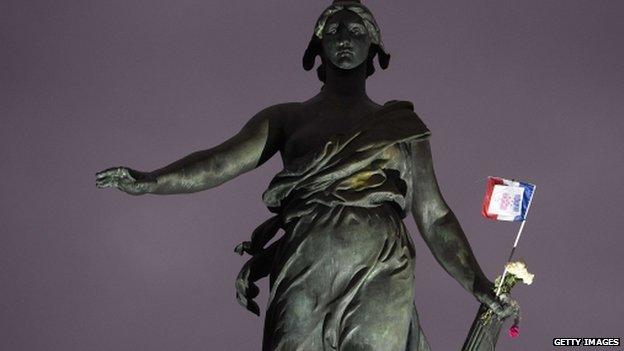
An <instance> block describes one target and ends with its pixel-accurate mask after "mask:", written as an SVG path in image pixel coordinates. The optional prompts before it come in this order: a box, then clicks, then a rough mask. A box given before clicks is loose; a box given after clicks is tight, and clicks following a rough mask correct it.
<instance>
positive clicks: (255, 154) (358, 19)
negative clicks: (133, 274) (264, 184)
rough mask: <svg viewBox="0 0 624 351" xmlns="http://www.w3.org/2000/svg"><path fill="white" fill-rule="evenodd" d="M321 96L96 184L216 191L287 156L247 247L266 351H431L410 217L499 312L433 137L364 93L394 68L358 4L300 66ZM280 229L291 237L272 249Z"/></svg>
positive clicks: (328, 18) (110, 173)
mask: <svg viewBox="0 0 624 351" xmlns="http://www.w3.org/2000/svg"><path fill="white" fill-rule="evenodd" d="M316 56H320V58H321V65H320V67H318V69H317V73H318V77H319V79H320V80H321V81H323V83H324V85H323V88H322V89H321V91H320V93H319V94H317V95H316V96H314V97H312V98H311V99H309V100H307V101H305V102H293V103H285V104H279V105H276V106H272V107H269V108H267V109H265V110H263V111H261V112H259V113H258V114H257V115H256V116H254V117H253V118H252V119H251V120H250V121H249V122H248V123H247V124H246V125H245V126H244V127H243V128H242V130H241V131H240V132H239V133H238V134H236V135H235V136H234V137H232V138H230V139H229V140H227V141H225V142H224V143H222V144H220V145H218V146H216V147H214V148H211V149H208V150H204V151H198V152H195V153H193V154H190V155H189V156H187V157H185V158H183V159H181V160H178V161H176V162H174V163H172V164H170V165H168V166H166V167H163V168H161V169H158V170H155V171H153V172H139V171H136V170H132V169H130V168H127V167H115V168H111V169H107V170H105V171H102V172H99V173H98V174H97V186H98V187H101V188H105V187H115V188H118V189H120V190H122V191H124V192H126V193H129V194H133V195H142V194H179V193H192V192H197V191H202V190H206V189H210V188H212V187H215V186H217V185H219V184H222V183H224V182H226V181H228V180H230V179H232V178H234V177H236V176H238V175H240V174H242V173H245V172H247V171H250V170H252V169H254V168H256V167H258V166H260V165H262V164H263V163H264V162H265V161H267V160H268V159H269V158H271V157H272V156H273V155H274V154H276V153H277V152H279V153H280V155H281V157H282V161H283V164H284V170H283V171H281V172H280V173H279V174H277V175H276V176H275V178H274V179H273V180H272V182H271V184H270V186H269V188H268V189H267V190H266V191H265V193H264V195H263V200H264V202H265V203H266V205H267V206H268V208H269V209H270V210H271V211H272V212H273V213H275V216H273V217H272V218H270V219H268V220H267V221H266V222H264V223H263V224H262V225H260V226H259V227H258V229H256V230H255V231H254V233H253V236H252V238H251V240H250V241H247V242H244V243H241V244H240V245H238V246H237V247H236V251H237V252H238V253H240V254H243V253H248V254H250V255H251V256H252V257H251V259H250V260H249V261H248V262H247V263H246V264H245V265H244V266H243V269H242V271H241V273H240V274H239V277H238V279H237V281H236V290H237V298H238V300H239V302H240V303H241V304H242V305H243V306H245V307H246V308H248V309H249V310H250V311H252V312H254V313H256V314H259V308H258V305H257V304H256V303H255V302H254V301H253V298H254V297H255V296H256V295H257V294H258V287H257V286H256V285H255V284H254V282H255V281H257V280H259V279H261V278H263V277H265V276H269V277H270V297H269V302H268V308H267V311H266V316H265V325H264V338H263V347H262V350H265V351H268V350H287V351H288V350H396V351H399V350H401V351H403V350H429V346H428V343H427V340H426V338H425V337H424V335H423V333H422V331H421V329H420V326H419V323H418V316H417V313H416V308H415V306H414V303H413V289H414V273H413V270H414V246H413V243H412V240H411V238H410V234H409V233H408V232H407V230H406V228H405V226H404V224H403V221H402V219H403V218H404V217H405V216H406V215H407V214H408V213H410V212H411V213H412V215H413V216H414V218H415V220H416V223H417V225H418V229H419V231H420V233H421V235H422V236H423V238H424V240H425V242H426V243H427V245H428V246H429V248H430V249H431V252H432V253H433V255H434V256H435V258H436V259H437V261H438V262H439V263H440V264H441V265H442V266H443V267H444V269H445V270H446V271H447V272H448V273H449V274H450V275H452V276H453V277H454V278H455V279H456V280H457V281H458V282H459V283H460V284H461V286H463V287H464V288H465V289H466V290H467V291H468V292H470V293H471V294H473V295H474V296H475V297H476V298H477V300H478V301H480V302H481V303H483V304H485V305H486V306H489V307H490V308H491V309H492V310H493V311H494V312H495V313H496V314H497V315H498V316H499V317H500V318H504V317H506V316H509V315H510V314H511V313H512V311H511V308H510V304H509V302H508V301H506V300H501V299H498V298H496V296H495V295H494V292H493V289H492V287H493V284H492V282H491V281H490V280H488V279H487V278H486V277H485V275H484V274H483V272H482V271H481V268H480V267H479V265H478V263H477V261H476V259H475V257H474V255H473V253H472V250H471V248H470V245H469V244H468V241H467V239H466V236H465V235H464V233H463V231H462V229H461V227H460V225H459V223H458V221H457V219H456V217H455V215H454V214H453V212H452V211H451V209H450V208H449V207H448V206H447V204H446V203H445V201H444V199H443V197H442V195H441V193H440V190H439V188H438V184H437V182H436V178H435V175H434V171H433V162H432V159H431V152H430V147H429V142H428V138H429V135H430V132H429V130H428V129H427V127H426V126H425V124H424V123H423V122H422V121H421V120H420V119H419V117H418V116H417V115H416V114H415V113H414V112H413V106H412V104H411V103H409V102H405V101H390V102H387V103H385V104H384V105H380V104H377V103H375V102H374V101H373V100H371V99H370V98H369V97H368V96H367V94H366V78H367V77H368V76H370V75H371V74H373V72H374V66H373V59H374V58H375V57H377V58H378V62H379V65H380V67H381V68H384V69H385V68H387V66H388V63H389V60H390V55H389V54H388V53H387V52H386V50H385V48H384V46H383V43H382V41H381V36H380V32H379V27H378V26H377V23H376V22H375V20H374V18H373V16H372V14H371V12H370V11H369V10H368V9H367V8H366V7H364V6H363V5H362V4H360V2H359V1H334V3H333V4H332V5H331V6H330V7H328V8H327V9H326V10H325V11H324V12H323V14H322V15H321V17H320V18H319V20H318V21H317V24H316V27H315V31H314V34H313V36H312V39H311V41H310V44H309V46H308V48H307V50H306V52H305V55H304V58H303V65H304V68H305V69H306V70H310V69H312V68H313V66H314V63H315V58H316ZM280 229H282V230H283V231H284V235H283V236H282V237H281V238H279V239H277V240H275V241H274V242H273V243H272V244H271V245H269V246H268V247H266V246H267V244H268V243H269V241H270V240H271V239H272V238H273V237H274V236H275V235H276V233H277V232H278V230H280Z"/></svg>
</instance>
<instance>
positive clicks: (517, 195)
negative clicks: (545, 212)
mask: <svg viewBox="0 0 624 351" xmlns="http://www.w3.org/2000/svg"><path fill="white" fill-rule="evenodd" d="M534 190H535V185H534V184H531V183H525V182H516V181H513V180H509V179H505V178H499V177H488V180H487V188H486V190H485V196H484V197H483V208H482V210H481V214H483V216H484V217H486V218H489V219H493V220H498V221H509V222H520V221H524V220H525V218H526V213H527V210H528V208H529V204H530V203H531V198H532V197H533V191H534Z"/></svg>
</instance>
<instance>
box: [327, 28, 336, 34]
mask: <svg viewBox="0 0 624 351" xmlns="http://www.w3.org/2000/svg"><path fill="white" fill-rule="evenodd" d="M336 28H337V26H329V27H327V29H325V34H330V35H331V34H336Z"/></svg>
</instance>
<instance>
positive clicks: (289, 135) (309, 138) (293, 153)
mask: <svg viewBox="0 0 624 351" xmlns="http://www.w3.org/2000/svg"><path fill="white" fill-rule="evenodd" d="M316 117H317V118H308V119H306V118H299V119H298V120H297V121H295V123H290V124H289V125H288V128H286V129H285V130H284V134H285V142H284V146H283V150H282V158H283V160H284V163H285V165H287V164H288V163H290V162H291V161H294V160H295V159H297V158H299V157H302V156H305V155H307V154H308V153H310V152H317V151H319V150H321V149H322V148H323V147H324V146H325V144H327V142H328V141H329V140H330V139H331V138H332V137H335V136H338V137H340V136H344V135H346V134H347V133H349V132H351V131H352V130H353V128H354V125H355V123H357V120H355V119H353V118H348V117H345V116H316Z"/></svg>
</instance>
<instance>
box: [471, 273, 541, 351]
mask: <svg viewBox="0 0 624 351" xmlns="http://www.w3.org/2000/svg"><path fill="white" fill-rule="evenodd" d="M534 276H535V275H534V274H531V273H529V271H528V270H527V268H526V265H525V263H524V262H521V261H517V262H509V263H507V264H506V265H505V271H504V273H503V276H498V277H497V278H496V280H495V282H494V291H495V292H496V293H497V294H498V295H499V296H500V297H501V300H503V301H504V302H506V301H510V299H509V294H510V292H511V289H512V288H513V287H514V286H515V285H516V283H518V282H523V283H525V284H527V285H531V284H532V283H533V278H534ZM510 303H512V304H514V305H513V306H512V307H513V308H514V309H515V311H516V313H515V317H514V323H513V325H512V326H511V327H510V328H509V330H508V334H509V336H511V337H512V338H516V337H518V336H519V335H520V307H519V306H518V305H517V303H516V302H515V301H511V302H510ZM502 325H503V320H502V319H500V318H499V317H498V316H497V315H496V314H494V312H493V311H492V310H491V309H489V308H488V307H487V306H485V305H481V306H480V308H479V311H478V312H477V316H476V318H475V320H474V322H473V323H472V326H471V327H470V331H469V333H468V337H467V338H466V342H465V343H464V346H463V347H462V351H493V350H494V349H495V346H496V342H497V340H498V335H499V334H500V330H501V328H502Z"/></svg>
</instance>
